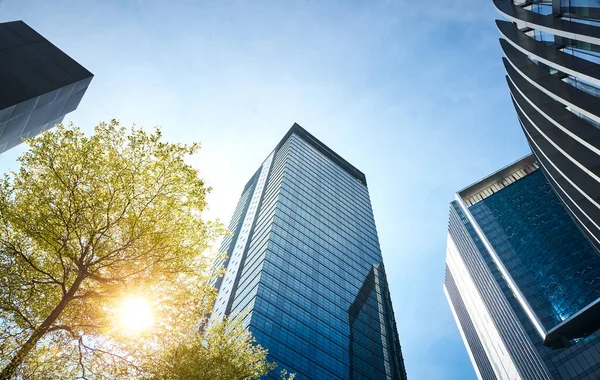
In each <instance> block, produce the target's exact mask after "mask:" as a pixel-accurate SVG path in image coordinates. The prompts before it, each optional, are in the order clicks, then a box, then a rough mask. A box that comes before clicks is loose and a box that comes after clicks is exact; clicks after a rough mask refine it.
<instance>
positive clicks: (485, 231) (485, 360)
mask: <svg viewBox="0 0 600 380" xmlns="http://www.w3.org/2000/svg"><path fill="white" fill-rule="evenodd" d="M499 177H500V178H499V179H498V181H499V182H503V181H504V180H503V178H502V177H503V176H499ZM486 180H487V179H484V180H482V181H481V183H485V182H486ZM473 186H474V187H477V184H475V185H473ZM474 257H475V258H476V259H477V260H479V262H480V263H481V264H482V265H481V266H480V267H479V269H477V268H476V267H475V266H474V265H473V264H472V261H473V260H474ZM447 263H448V264H447V273H446V283H445V289H446V294H447V297H448V300H449V303H450V305H451V307H452V309H453V311H454V313H455V319H456V321H457V324H458V325H459V328H460V329H461V332H462V333H463V340H464V342H465V345H466V346H467V349H468V350H469V353H470V354H471V358H472V362H473V365H474V366H475V368H476V369H477V371H478V373H479V374H480V376H481V377H482V378H484V379H503V378H506V377H507V376H506V369H508V368H511V367H514V368H516V370H517V371H516V372H517V374H516V376H515V377H514V378H523V379H530V378H540V379H561V380H563V379H564V380H566V379H588V380H592V379H598V378H600V337H599V336H598V335H597V334H591V335H587V336H584V337H580V338H574V339H570V340H569V341H565V339H564V338H563V342H562V344H560V345H555V346H553V347H549V346H548V344H547V341H545V337H544V334H549V333H551V332H552V331H553V329H555V330H556V329H557V326H561V322H562V325H564V324H565V322H563V321H565V320H566V321H567V322H566V323H575V324H576V323H578V321H577V319H576V318H573V316H576V315H577V314H578V313H580V312H582V311H583V310H585V309H586V308H588V307H589V305H593V304H594V303H595V302H596V301H597V300H598V298H599V297H600V287H599V284H598V283H597V282H598V281H599V279H600V259H598V256H597V255H596V253H595V250H594V249H593V247H592V246H591V245H590V243H589V242H588V240H587V239H586V238H585V237H584V235H583V234H582V233H581V232H580V230H579V229H578V228H577V227H576V225H575V224H574V223H573V221H572V219H571V218H570V216H569V214H568V212H567V211H566V210H565V208H564V206H563V204H562V203H561V202H560V200H559V199H558V197H557V196H556V194H555V193H554V191H552V187H551V186H550V184H549V183H548V181H547V180H546V178H545V176H544V174H543V172H542V171H541V170H534V171H533V172H530V173H529V174H528V175H526V176H524V177H522V178H520V179H519V180H517V181H514V182H512V183H510V184H509V185H507V186H505V187H503V188H501V189H498V190H497V191H495V192H491V193H488V194H486V196H484V197H481V199H480V200H478V201H477V202H476V203H474V204H471V205H469V206H467V204H466V203H465V202H464V201H463V198H462V196H461V194H460V193H459V195H457V200H456V201H454V202H452V204H451V207H450V228H449V250H448V259H447ZM469 278H473V279H475V280H474V281H472V282H470V280H469ZM494 292H495V296H494ZM498 293H500V294H501V299H498V298H497V296H498ZM494 297H496V298H494ZM473 299H477V300H481V303H482V305H479V306H477V305H476V304H475V303H474V302H473ZM481 307H484V308H486V309H487V310H489V314H488V315H482V314H481V313H480V312H479V311H478V310H477V309H478V308H481ZM569 318H571V319H569ZM515 321H516V322H517V323H516V324H514V322H515ZM486 322H491V323H487V324H486ZM510 323H513V324H512V326H509V324H510ZM536 323H540V324H541V328H542V330H543V333H544V334H540V327H539V326H536ZM559 328H560V327H559ZM474 335H476V337H475V336H474ZM546 340H547V339H546ZM497 347H500V349H499V350H497V349H495V348H497ZM503 352H504V353H505V354H506V355H504V356H502V353H503ZM490 363H491V366H492V368H493V372H494V373H493V374H491V372H490ZM503 371H505V372H503ZM508 377H510V376H508ZM510 378H512V377H510Z"/></svg>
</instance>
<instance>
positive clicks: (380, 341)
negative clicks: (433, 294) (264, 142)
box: [212, 124, 406, 379]
mask: <svg viewBox="0 0 600 380" xmlns="http://www.w3.org/2000/svg"><path fill="white" fill-rule="evenodd" d="M229 228H230V230H231V231H232V235H231V236H229V237H227V238H226V239H225V240H224V241H223V243H222V251H226V252H227V254H228V257H229V258H228V259H227V260H226V261H225V262H224V264H225V266H226V267H227V273H226V274H225V276H224V277H223V278H221V279H220V280H219V281H218V283H217V284H216V286H217V288H218V289H219V294H218V296H217V300H216V303H215V309H214V311H213V315H212V318H217V317H220V316H225V315H230V314H234V315H235V314H237V313H240V312H242V311H246V312H248V313H249V314H248V315H247V316H246V317H245V318H246V319H245V323H246V324H247V326H248V328H249V330H250V331H251V332H252V333H253V334H254V336H255V338H256V340H257V342H258V343H259V344H261V345H262V346H263V347H265V348H267V349H268V350H269V356H270V359H271V360H274V361H276V362H277V363H278V364H279V366H280V367H279V368H286V369H288V370H289V371H290V372H295V373H296V374H297V375H296V378H297V379H365V378H368V379H405V378H406V373H405V369H404V363H403V359H402V354H401V351H400V343H399V340H398V333H397V330H396V324H395V321H394V313H393V311H392V304H391V299H390V294H389V290H388V286H387V280H386V275H385V270H384V267H383V262H382V258H381V251H380V248H379V241H378V238H377V231H376V229H375V221H374V219H373V212H372V210H371V201H370V198H369V190H368V188H367V182H366V179H365V176H364V174H363V173H361V172H360V171H359V170H358V169H356V168H355V167H354V166H352V165H350V164H349V163H348V162H347V161H346V160H344V159H343V158H342V157H340V156H339V155H337V154H336V153H335V152H333V151H332V150H331V149H329V148H328V147H327V146H325V145H324V144H323V143H321V142H320V141H319V140H317V139H316V138H315V137H313V136H312V135H311V134H310V133H308V132H307V131H305V130H304V129H303V128H301V127H300V126H299V125H298V124H294V125H293V126H292V128H291V129H290V130H289V131H288V133H287V134H286V135H285V136H284V138H283V139H282V140H281V142H280V143H279V144H278V145H277V146H276V148H275V150H273V152H271V154H269V156H268V157H267V159H266V160H265V161H264V162H263V164H262V165H261V166H260V168H259V169H258V171H257V172H256V173H255V174H254V175H253V176H252V178H251V179H250V181H248V183H247V184H246V186H245V187H244V190H243V192H242V196H241V197H240V200H239V202H238V205H237V208H236V209H235V212H234V215H233V217H232V220H231V224H230V226H229Z"/></svg>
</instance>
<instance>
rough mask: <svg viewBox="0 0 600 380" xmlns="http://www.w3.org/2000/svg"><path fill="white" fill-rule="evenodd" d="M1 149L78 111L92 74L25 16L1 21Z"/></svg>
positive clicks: (11, 145) (14, 144) (17, 142)
mask: <svg viewBox="0 0 600 380" xmlns="http://www.w3.org/2000/svg"><path fill="white" fill-rule="evenodd" d="M0 57H1V58H0V153H2V152H4V151H6V150H8V149H10V148H12V147H14V146H16V145H18V144H20V143H21V141H22V139H23V138H26V137H33V136H35V135H37V134H39V133H41V132H43V131H45V130H46V129H49V128H52V127H53V126H54V125H55V124H57V123H60V122H61V121H62V120H63V118H64V116H65V115H66V114H67V113H69V112H71V111H74V110H75V109H76V108H77V106H78V105H79V102H80V101H81V98H82V97H83V95H84V94H85V91H86V90H87V87H88V85H89V84H90V82H91V81H92V77H93V75H92V73H90V72H89V71H87V70H86V69H85V68H84V67H83V66H81V65H80V64H79V63H77V62H75V61H74V60H73V59H71V58H70V57H69V56H68V55H66V54H65V53H63V52H62V51H61V50H60V49H58V48H57V47H56V46H54V45H53V44H52V43H50V42H49V41H48V40H46V39H45V38H44V37H42V36H41V35H39V34H38V33H37V32H36V31H35V30H33V29H31V28H30V27H29V26H28V25H27V24H25V23H24V22H23V21H13V22H4V23H0Z"/></svg>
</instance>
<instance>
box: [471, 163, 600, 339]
mask: <svg viewBox="0 0 600 380" xmlns="http://www.w3.org/2000/svg"><path fill="white" fill-rule="evenodd" d="M469 211H470V212H471V214H472V215H473V218H474V219H475V220H476V221H477V224H478V225H479V227H480V228H481V230H482V231H483V234H485V236H486V237H487V239H488V240H489V242H490V244H491V245H492V246H493V248H494V250H495V251H496V253H497V254H498V256H499V258H500V260H501V261H502V262H503V263H504V267H505V268H506V270H507V271H508V272H509V274H510V276H511V277H512V278H513V279H514V281H515V283H516V285H517V287H518V288H519V289H520V291H521V293H522V294H523V296H524V297H525V298H526V299H527V302H529V304H530V305H531V306H532V308H533V309H534V310H535V313H536V315H537V316H538V318H539V320H540V321H541V323H542V325H543V326H544V328H545V329H546V330H550V329H552V328H553V327H555V326H556V325H558V324H559V323H561V322H562V321H564V320H566V319H567V318H569V317H571V316H572V315H574V314H575V313H577V312H578V311H580V310H581V309H583V308H584V307H585V306H587V305H589V304H590V303H592V302H594V301H595V300H596V299H598V297H599V296H600V280H597V278H600V257H598V255H596V254H595V251H594V249H593V248H592V246H591V245H590V244H589V242H588V241H587V239H586V238H585V237H584V236H583V235H582V234H581V232H580V231H579V229H578V228H577V226H575V224H574V223H573V222H572V220H571V218H570V217H569V214H568V213H567V211H566V210H565V208H564V206H563V205H562V203H561V202H560V200H559V199H558V198H557V197H556V195H555V194H554V191H553V190H552V187H551V186H550V184H548V181H547V180H546V178H545V177H544V174H543V173H542V172H541V171H540V170H536V171H535V172H533V173H531V174H530V175H528V176H527V177H525V178H522V179H521V180H519V181H517V182H516V183H514V184H513V185H511V186H509V187H507V188H505V189H503V190H502V191H500V192H497V193H495V194H493V195H491V196H489V197H487V198H485V199H484V200H482V201H481V202H479V203H476V204H475V205H473V206H471V207H470V208H469Z"/></svg>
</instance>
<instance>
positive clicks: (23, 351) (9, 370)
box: [0, 273, 85, 380]
mask: <svg viewBox="0 0 600 380" xmlns="http://www.w3.org/2000/svg"><path fill="white" fill-rule="evenodd" d="M84 278H85V275H84V274H82V273H79V274H78V275H77V278H76V279H75V282H73V285H71V287H70V288H69V291H68V292H67V293H66V294H65V295H64V296H63V297H62V299H61V300H60V302H59V303H58V305H56V307H55V308H54V310H52V312H51V313H50V314H49V315H48V317H46V319H45V320H44V322H42V324H41V325H39V326H38V327H37V328H36V329H35V330H34V331H33V333H32V334H31V336H30V337H29V339H27V341H26V342H25V344H23V346H21V348H19V351H17V353H16V354H15V356H13V358H12V360H11V361H10V363H8V365H7V366H6V367H4V369H3V370H2V372H1V373H0V380H8V379H10V378H11V377H13V376H14V375H15V372H16V371H17V368H18V367H19V366H20V365H21V363H22V362H23V360H24V359H25V357H26V356H27V355H28V354H29V352H30V351H31V350H32V349H33V348H34V347H35V346H36V345H37V342H38V341H39V340H40V339H41V338H42V337H43V336H44V335H46V333H47V332H48V329H49V328H50V327H52V324H53V323H54V322H55V321H56V319H57V318H58V317H59V316H60V314H61V313H62V312H63V310H64V309H65V307H67V305H68V304H69V302H71V300H72V299H73V296H74V295H75V293H76V292H77V290H78V289H79V286H80V285H81V283H82V282H83V279H84Z"/></svg>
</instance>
